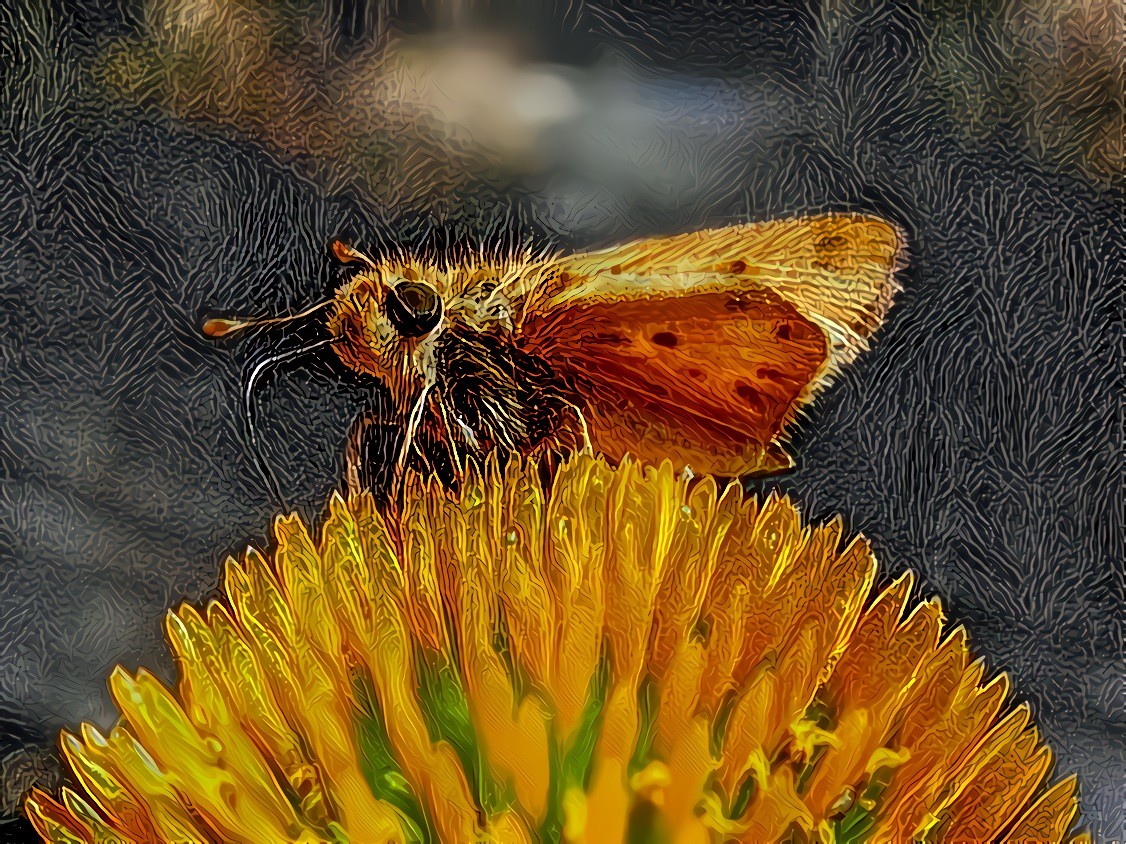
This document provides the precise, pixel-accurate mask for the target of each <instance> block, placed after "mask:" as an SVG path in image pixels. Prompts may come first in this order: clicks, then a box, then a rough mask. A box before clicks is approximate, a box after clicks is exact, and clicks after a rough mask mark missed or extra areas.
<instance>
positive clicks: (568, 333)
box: [521, 216, 901, 475]
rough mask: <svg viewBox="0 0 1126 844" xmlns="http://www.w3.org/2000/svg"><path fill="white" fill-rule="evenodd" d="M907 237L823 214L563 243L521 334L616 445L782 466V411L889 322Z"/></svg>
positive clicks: (716, 461)
mask: <svg viewBox="0 0 1126 844" xmlns="http://www.w3.org/2000/svg"><path fill="white" fill-rule="evenodd" d="M900 244H901V239H900V235H899V233H898V231H897V230H896V229H895V228H894V227H892V226H890V225H888V224H887V223H884V222H882V221H879V220H875V219H872V218H865V217H850V216H827V217H817V218H812V219H801V220H782V221H775V222H771V223H764V224H757V225H747V226H733V227H729V228H724V229H713V230H709V231H701V232H692V233H690V234H685V235H678V236H675V237H669V238H657V239H651V240H643V241H638V242H636V243H632V244H627V245H625V246H621V247H616V248H613V249H609V250H604V251H601V252H592V253H586V254H582V255H575V256H570V257H566V258H563V259H560V260H559V261H558V262H557V263H556V264H555V265H554V266H553V267H552V273H553V274H550V275H548V276H547V277H545V283H544V284H543V285H541V286H540V288H539V289H538V290H537V291H536V292H535V293H534V294H533V298H531V299H530V300H529V301H528V302H527V303H526V306H525V316H524V319H523V322H522V324H521V334H522V342H523V344H524V346H525V347H526V348H528V349H529V350H530V351H533V352H536V353H538V354H541V355H544V356H545V357H547V358H548V359H549V360H551V361H552V362H553V364H554V365H555V366H556V368H557V369H559V370H560V371H562V372H563V374H564V375H565V376H566V377H568V378H569V379H570V380H571V381H572V382H573V383H574V384H575V386H576V388H577V390H578V391H579V393H580V395H581V396H582V398H583V399H584V401H585V404H586V406H587V411H586V412H587V423H588V427H589V428H590V432H591V436H592V439H593V440H594V445H595V447H596V448H598V449H599V450H600V451H602V452H604V453H605V454H606V455H607V456H609V457H611V458H613V459H620V458H621V457H622V456H624V455H625V454H626V453H629V454H632V455H633V456H634V457H637V458H640V459H643V460H647V461H650V460H651V461H659V460H662V459H664V458H670V459H672V460H673V461H674V462H675V463H677V464H678V465H686V466H689V467H690V468H691V469H692V470H693V471H695V472H701V473H715V474H721V475H744V474H755V473H767V472H773V471H778V470H780V469H784V468H787V467H788V466H790V465H792V464H791V461H790V459H789V457H788V456H787V455H786V453H785V451H784V450H783V449H782V447H781V444H780V442H779V440H780V437H781V435H782V433H783V431H784V428H785V426H786V424H787V423H788V422H789V421H790V420H791V419H792V418H793V416H794V414H795V412H796V411H797V409H798V408H799V407H800V406H801V405H802V404H803V403H805V402H806V401H808V400H809V399H810V398H811V397H812V396H813V395H815V393H816V391H817V389H818V388H819V387H820V386H821V385H822V384H824V382H825V380H826V379H827V377H828V376H829V375H831V373H832V372H833V371H834V370H835V369H836V367H837V366H838V365H839V364H840V363H841V362H843V361H845V360H848V359H850V358H851V357H852V356H853V355H854V354H855V352H856V351H857V350H858V349H859V348H862V346H863V344H864V342H865V339H866V338H867V337H868V336H869V335H870V334H871V333H872V332H873V331H874V330H875V329H876V327H877V326H878V325H879V324H880V322H881V321H882V319H883V315H884V313H885V312H886V310H887V307H888V305H889V304H890V301H891V296H892V293H893V291H894V281H893V275H894V271H895V267H896V261H897V259H898V255H899V253H900Z"/></svg>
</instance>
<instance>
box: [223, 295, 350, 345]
mask: <svg viewBox="0 0 1126 844" xmlns="http://www.w3.org/2000/svg"><path fill="white" fill-rule="evenodd" d="M335 301H336V300H335V299H326V300H325V301H323V302H321V303H319V304H316V305H313V307H311V308H307V309H306V310H304V311H302V312H301V313H299V314H293V315H292V316H283V317H238V318H236V319H209V320H207V322H205V323H204V324H203V326H202V329H201V330H202V331H203V333H204V334H206V335H207V336H208V337H224V336H226V335H227V334H233V333H234V332H236V331H242V330H243V329H246V328H258V327H260V326H263V325H278V324H280V323H283V322H292V321H294V320H298V319H304V318H305V317H307V316H309V314H315V313H316V312H317V311H319V310H320V309H321V308H325V307H328V306H329V305H331V304H332V303H333V302H335Z"/></svg>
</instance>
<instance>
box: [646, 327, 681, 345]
mask: <svg viewBox="0 0 1126 844" xmlns="http://www.w3.org/2000/svg"><path fill="white" fill-rule="evenodd" d="M652 340H653V342H654V343H656V344H657V345H658V346H664V347H665V348H666V349H675V348H676V344H677V343H678V342H680V340H679V338H678V337H677V336H676V335H675V334H673V333H672V332H671V331H658V332H657V333H656V334H654V335H653V337H652Z"/></svg>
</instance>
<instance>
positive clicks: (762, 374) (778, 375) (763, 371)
mask: <svg viewBox="0 0 1126 844" xmlns="http://www.w3.org/2000/svg"><path fill="white" fill-rule="evenodd" d="M785 377H786V376H785V374H784V373H783V372H782V371H781V370H778V369H775V368H774V367H773V366H760V367H759V368H758V369H756V370H755V378H756V379H757V380H759V381H775V382H778V381H781V380H782V379H783V378H785Z"/></svg>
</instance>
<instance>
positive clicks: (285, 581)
mask: <svg viewBox="0 0 1126 844" xmlns="http://www.w3.org/2000/svg"><path fill="white" fill-rule="evenodd" d="M538 477H539V476H538V474H537V472H536V471H535V470H534V469H532V468H530V467H528V466H525V465H522V464H514V465H513V466H510V467H509V468H508V469H507V470H505V471H498V470H496V469H495V468H493V469H490V470H489V471H487V472H486V473H485V474H484V476H483V478H477V479H474V480H471V481H470V482H468V483H467V484H466V486H465V488H464V489H463V491H462V493H461V494H460V495H459V496H457V497H452V496H448V495H446V494H445V493H443V492H442V491H441V490H440V489H438V488H437V487H435V486H431V485H427V484H424V483H422V482H416V484H415V486H414V487H412V488H411V489H410V490H409V491H408V493H407V503H406V505H405V507H404V510H403V513H402V515H401V518H400V519H398V520H396V521H395V522H393V523H391V522H386V523H385V522H384V520H383V519H382V518H381V517H380V516H379V515H378V514H377V513H376V512H375V510H374V508H373V505H372V502H371V500H370V499H369V498H366V497H361V498H357V499H355V500H353V501H351V502H350V503H345V502H344V501H343V500H342V499H341V498H339V497H334V498H333V500H332V502H331V504H330V506H329V509H328V513H327V514H326V516H325V519H324V524H323V526H322V527H321V529H320V532H319V540H315V539H314V538H313V536H312V535H311V534H310V533H309V531H308V530H307V529H306V527H305V526H304V525H303V524H302V523H301V522H300V521H299V520H298V519H296V518H295V517H288V518H279V519H278V521H277V523H276V525H275V537H276V548H275V549H274V551H273V553H272V554H271V555H270V557H269V558H267V557H264V556H262V555H260V554H258V553H257V552H255V551H249V552H248V553H247V554H246V556H245V558H244V559H243V560H242V561H239V562H236V561H235V560H229V561H228V563H227V567H226V572H225V582H224V592H225V600H223V601H222V602H213V603H212V604H210V605H209V606H208V607H207V609H206V611H205V612H202V613H200V612H198V611H196V610H195V609H193V608H192V607H190V606H183V607H181V608H180V609H179V610H177V611H175V612H173V613H170V614H169V616H168V624H167V627H168V639H169V641H170V642H171V644H172V647H173V649H174V651H175V655H176V659H177V663H178V666H179V675H180V679H179V681H178V683H177V686H176V689H175V690H174V691H169V690H168V689H166V688H165V687H164V686H162V685H161V683H160V682H159V681H158V680H157V679H156V678H154V677H153V676H152V675H151V674H149V673H147V672H146V671H144V670H142V671H140V672H139V673H138V674H137V675H136V676H135V677H134V676H130V675H129V674H127V673H126V672H125V671H123V670H121V669H118V670H116V671H115V672H114V674H113V677H112V678H111V680H110V688H111V690H112V692H113V696H114V699H115V701H116V702H117V705H118V707H119V708H120V711H121V720H120V722H119V724H118V725H117V726H116V727H114V729H113V730H112V731H110V733H109V735H108V736H103V735H101V734H100V733H99V732H98V731H97V730H96V729H94V728H93V727H90V726H88V725H84V726H83V727H82V729H81V732H80V735H77V736H76V735H71V734H67V733H64V734H63V737H62V742H61V744H62V749H63V752H64V754H65V756H66V759H67V760H68V762H69V765H70V767H71V769H72V771H73V782H74V785H73V786H72V787H71V788H65V789H63V791H62V793H61V796H60V798H59V799H58V800H56V799H54V798H52V797H51V796H49V795H47V794H45V793H43V792H41V791H35V792H33V793H32V794H31V795H30V796H29V797H28V799H27V804H26V810H27V814H28V816H29V817H30V818H31V820H32V821H33V823H34V824H35V826H36V828H37V829H38V830H39V832H40V834H41V835H42V836H43V837H44V838H45V839H47V840H50V841H58V842H64V841H65V842H109V841H156V840H164V841H176V842H181V841H215V840H221V841H245V842H255V844H261V843H262V842H273V841H279V842H280V841H310V842H311V841H352V842H364V844H366V842H378V841H444V842H467V841H481V840H484V841H512V842H525V841H560V840H562V841H566V842H583V841H585V842H591V844H594V843H595V842H616V841H661V842H707V841H730V840H739V841H750V842H762V841H775V840H791V841H823V842H836V843H837V844H843V842H852V841H886V842H896V844H898V842H904V841H910V840H928V841H930V840H935V841H938V840H944V841H994V840H998V838H999V837H1004V839H1005V840H1011V841H1063V840H1066V836H1067V834H1068V830H1069V828H1070V826H1071V824H1072V821H1073V819H1074V817H1075V814H1076V785H1075V781H1074V779H1066V780H1063V781H1062V782H1059V783H1057V784H1056V785H1055V786H1053V787H1051V788H1049V789H1047V790H1046V791H1045V790H1044V786H1045V777H1046V775H1047V773H1048V770H1049V768H1050V766H1051V754H1050V752H1049V750H1048V749H1047V747H1045V746H1043V745H1042V744H1041V743H1040V740H1039V736H1038V734H1037V732H1036V729H1035V727H1033V726H1031V724H1030V718H1029V712H1028V709H1027V708H1025V707H1016V708H1014V709H1010V710H1009V711H1007V713H1006V712H1005V711H1004V707H1005V697H1006V692H1007V687H1008V683H1007V680H1006V678H1005V677H1004V676H1003V675H1002V676H1000V677H998V678H995V679H993V680H992V681H991V682H988V683H985V684H984V685H983V683H982V681H983V667H982V664H981V662H980V661H972V660H971V658H970V655H969V651H968V649H967V645H966V637H965V634H964V632H963V631H962V630H961V629H960V628H959V629H955V630H954V631H953V632H951V633H948V634H945V635H944V634H943V631H942V611H941V608H940V607H939V604H938V602H937V601H930V602H927V603H922V604H918V605H916V606H914V607H913V608H909V595H910V591H911V579H910V577H909V576H908V577H903V578H901V579H899V580H898V581H896V582H895V583H894V584H892V585H891V586H890V587H888V588H887V589H886V590H885V591H884V592H883V593H882V594H880V595H879V596H878V597H877V598H876V599H875V600H874V601H870V600H869V592H870V590H871V589H872V584H873V580H874V577H875V571H876V563H875V560H874V559H873V557H872V554H871V552H870V551H869V548H868V546H867V544H866V543H865V542H864V541H863V540H862V539H855V540H852V541H851V542H844V541H843V540H842V528H841V523H840V522H839V521H832V522H829V523H828V524H825V525H822V526H820V527H813V528H811V527H809V526H807V525H805V524H804V523H803V522H802V520H801V518H800V516H799V514H798V512H797V510H796V509H795V508H794V506H793V505H792V504H791V503H790V502H789V501H788V500H787V499H785V498H778V497H771V498H769V499H767V500H766V501H765V502H761V503H760V502H756V501H753V500H749V499H744V498H743V497H742V495H741V494H740V493H739V491H738V489H737V488H735V487H732V488H729V489H727V490H726V491H722V492H721V491H720V490H719V489H717V487H716V485H715V484H714V483H713V482H712V481H710V480H704V481H702V482H699V483H696V484H695V485H689V484H688V483H687V482H686V481H684V480H679V479H677V478H676V477H675V476H674V474H673V471H672V469H671V468H670V466H669V465H667V464H666V465H665V466H662V467H661V468H659V469H651V468H650V469H646V468H642V467H639V466H637V465H635V464H626V465H623V466H621V467H619V468H610V467H609V466H607V465H606V464H605V463H604V462H602V461H601V460H598V459H595V458H592V457H585V456H584V457H577V458H574V459H573V460H571V461H570V462H569V463H567V464H566V465H565V466H564V467H563V468H562V469H561V470H560V471H559V473H558V475H557V478H556V480H555V482H554V484H553V487H552V488H551V490H550V492H547V491H545V490H544V488H543V486H542V485H541V483H540V481H539V480H538ZM1073 840H1080V839H1073Z"/></svg>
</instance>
